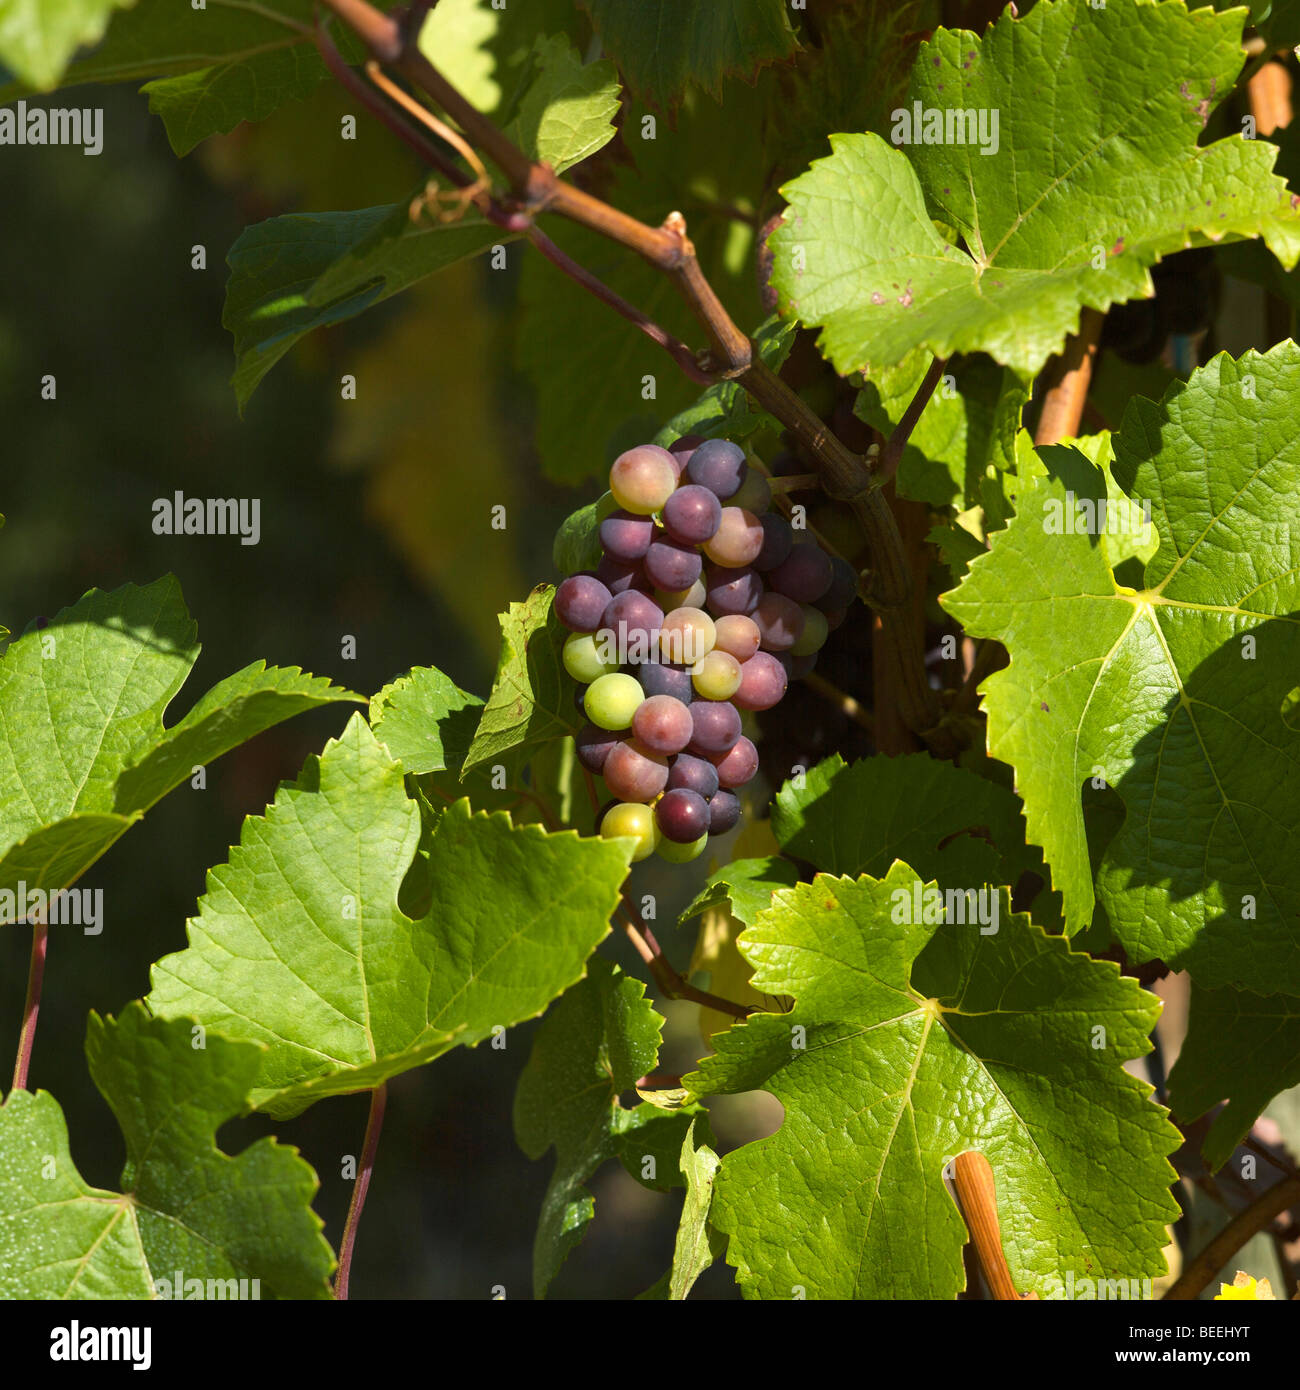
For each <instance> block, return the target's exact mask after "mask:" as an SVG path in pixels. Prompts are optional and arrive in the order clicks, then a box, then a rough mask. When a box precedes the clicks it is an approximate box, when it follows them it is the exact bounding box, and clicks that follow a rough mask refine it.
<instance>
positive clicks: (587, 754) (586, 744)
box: [573, 724, 622, 775]
mask: <svg viewBox="0 0 1300 1390" xmlns="http://www.w3.org/2000/svg"><path fill="white" fill-rule="evenodd" d="M621 741H622V740H621V739H620V738H619V736H618V735H617V734H611V733H610V732H609V730H608V729H601V728H598V727H597V726H596V725H595V724H587V725H585V726H584V727H583V728H582V729H581V730H580V731H579V733H578V734H577V736H576V737H575V738H574V740H573V744H574V748H575V750H576V752H577V754H578V761H579V762H580V763H581V764H582V765H583V767H585V768H586V769H587V771H588V772H592V773H595V774H597V775H599V774H600V770H601V769H602V768H603V767H604V766H605V759H606V758H608V757H609V750H610V749H611V748H613V746H614V745H615V744H616V743H620V742H621Z"/></svg>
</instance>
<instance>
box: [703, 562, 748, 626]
mask: <svg viewBox="0 0 1300 1390" xmlns="http://www.w3.org/2000/svg"><path fill="white" fill-rule="evenodd" d="M704 586H705V594H704V603H705V606H706V607H707V608H708V610H709V612H710V613H712V614H713V615H714V617H715V618H725V617H727V616H728V615H729V614H736V613H741V614H748V613H752V612H753V611H754V609H755V608H757V607H758V601H759V599H761V598H762V597H763V581H762V579H760V578H759V575H758V572H757V570H753V569H751V568H750V567H749V566H748V565H746V566H744V567H743V568H742V569H738V570H735V569H725V568H724V567H723V566H722V565H709V566H708V568H707V569H706V570H705V571H704Z"/></svg>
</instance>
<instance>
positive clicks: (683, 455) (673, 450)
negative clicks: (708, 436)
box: [668, 434, 704, 478]
mask: <svg viewBox="0 0 1300 1390" xmlns="http://www.w3.org/2000/svg"><path fill="white" fill-rule="evenodd" d="M703 443H704V436H703V435H702V434H684V435H682V437H681V438H680V439H674V440H673V442H672V443H671V444H670V445H669V446H668V452H669V453H670V454H671V455H672V456H673V463H674V465H675V466H676V468H677V476H678V477H679V478H680V477H681V476H682V474H683V473H684V472H685V471H686V465H687V464H688V463H690V461H691V455H692V454H693V453H694V452H695V451H696V449H698V448H699V447H700V445H701V444H703Z"/></svg>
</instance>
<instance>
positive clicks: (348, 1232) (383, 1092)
mask: <svg viewBox="0 0 1300 1390" xmlns="http://www.w3.org/2000/svg"><path fill="white" fill-rule="evenodd" d="M387 1104H388V1083H387V1082H381V1083H380V1084H379V1085H378V1086H376V1087H375V1089H374V1090H373V1091H371V1093H370V1115H369V1117H368V1118H367V1120H366V1138H365V1143H364V1146H363V1147H362V1150H361V1166H360V1168H358V1169H357V1178H356V1183H355V1184H354V1185H353V1188H352V1201H351V1202H350V1203H349V1205H348V1219H347V1222H346V1224H345V1225H344V1227H343V1242H342V1244H341V1245H340V1246H339V1269H338V1274H337V1275H336V1276H335V1279H334V1297H335V1298H337V1299H338V1300H339V1301H340V1302H346V1301H347V1296H348V1276H349V1275H350V1274H351V1272H352V1251H353V1248H354V1247H355V1245H356V1243H357V1225H358V1223H359V1222H360V1220H361V1210H362V1208H363V1207H364V1206H365V1204H366V1193H367V1192H368V1191H369V1190H370V1175H371V1173H372V1172H373V1171H374V1167H375V1151H376V1150H377V1149H378V1148H379V1132H380V1130H382V1129H383V1127H384V1108H385V1107H386V1106H387Z"/></svg>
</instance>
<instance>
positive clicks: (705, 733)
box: [689, 700, 740, 756]
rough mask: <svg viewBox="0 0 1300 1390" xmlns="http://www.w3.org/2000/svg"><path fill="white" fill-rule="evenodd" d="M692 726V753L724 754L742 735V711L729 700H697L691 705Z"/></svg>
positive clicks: (706, 754)
mask: <svg viewBox="0 0 1300 1390" xmlns="http://www.w3.org/2000/svg"><path fill="white" fill-rule="evenodd" d="M691 726H692V728H693V729H694V737H693V738H692V739H691V742H690V745H689V747H690V751H691V752H692V753H694V754H696V755H697V756H698V755H700V754H704V755H705V756H708V755H709V754H722V753H725V752H727V750H728V749H729V748H730V747H731V746H732V744H733V743H735V741H736V740H737V739H738V738H739V737H740V711H739V710H738V709H737V708H736V707H735V705H733V704H732V703H731V702H730V701H729V700H696V701H695V702H694V703H693V704H692V705H691Z"/></svg>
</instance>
